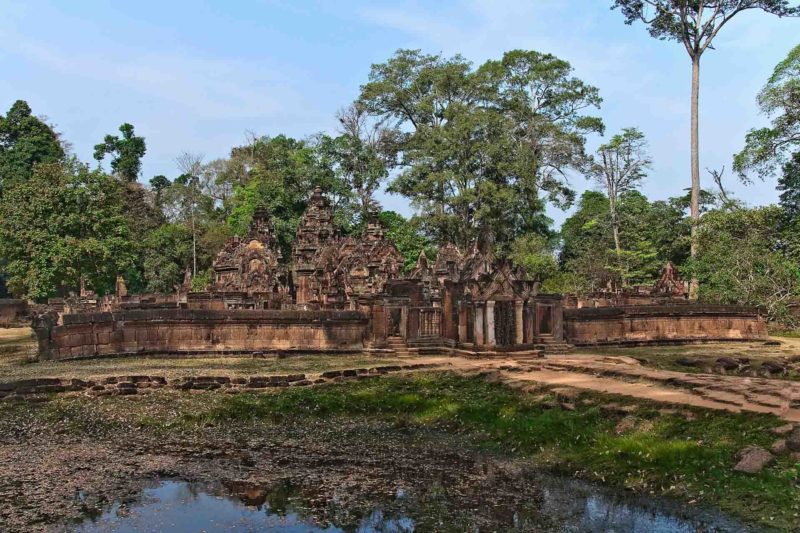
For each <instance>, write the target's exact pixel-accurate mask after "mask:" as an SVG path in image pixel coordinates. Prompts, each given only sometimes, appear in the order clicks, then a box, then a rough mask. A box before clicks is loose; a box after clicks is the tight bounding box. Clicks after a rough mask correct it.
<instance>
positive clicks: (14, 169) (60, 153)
mask: <svg viewBox="0 0 800 533" xmlns="http://www.w3.org/2000/svg"><path fill="white" fill-rule="evenodd" d="M63 159H64V149H63V147H62V146H61V143H60V141H59V138H58V134H57V133H56V132H55V131H53V128H52V127H51V126H49V125H47V124H46V123H45V122H43V121H42V120H41V119H38V118H36V117H35V116H33V115H32V113H31V108H30V107H29V106H28V104H27V102H25V101H24V100H17V101H16V102H14V104H13V105H12V106H11V109H9V110H8V113H6V115H5V116H3V115H0V194H2V192H3V189H6V188H9V187H11V186H13V185H14V184H15V183H20V182H22V181H24V180H26V179H28V178H29V177H30V175H31V173H32V172H33V167H34V165H36V164H37V163H55V162H57V161H61V160H63Z"/></svg>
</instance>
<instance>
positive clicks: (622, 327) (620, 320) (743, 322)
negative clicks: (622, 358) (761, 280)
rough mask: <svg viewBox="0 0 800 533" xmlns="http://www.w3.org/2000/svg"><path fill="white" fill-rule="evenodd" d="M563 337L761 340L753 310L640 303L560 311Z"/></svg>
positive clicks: (586, 340) (590, 340)
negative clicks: (627, 305)
mask: <svg viewBox="0 0 800 533" xmlns="http://www.w3.org/2000/svg"><path fill="white" fill-rule="evenodd" d="M564 336H565V338H566V341H567V342H569V343H570V344H574V345H576V346H580V345H592V344H647V343H659V342H681V341H722V340H749V339H766V338H767V326H766V323H765V321H764V319H763V317H762V316H760V315H759V313H758V310H757V309H756V308H753V307H743V306H726V305H644V306H630V307H603V308H595V309H592V308H583V309H565V310H564Z"/></svg>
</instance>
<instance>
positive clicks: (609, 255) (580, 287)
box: [559, 190, 691, 293]
mask: <svg viewBox="0 0 800 533" xmlns="http://www.w3.org/2000/svg"><path fill="white" fill-rule="evenodd" d="M683 200H684V199H682V198H678V199H676V198H672V199H670V200H669V201H656V202H652V203H651V202H649V201H648V200H647V198H646V197H645V196H644V195H643V194H641V193H640V192H638V191H636V190H630V191H627V192H625V193H622V194H620V197H619V202H618V210H619V215H618V216H619V223H620V231H619V241H620V250H619V251H617V249H616V246H615V244H616V243H615V241H614V237H613V230H612V228H611V217H610V214H609V210H610V207H609V199H608V197H607V196H606V195H604V194H603V193H601V192H598V191H586V192H585V193H584V194H583V195H582V196H581V199H580V201H579V203H578V209H577V210H576V211H575V213H574V214H573V215H572V216H570V217H569V218H567V220H566V221H565V222H564V224H563V225H562V227H561V239H562V241H561V250H560V254H559V263H560V265H561V268H562V271H563V273H566V274H570V275H571V276H569V277H568V278H567V281H569V283H568V284H567V288H568V290H569V291H570V292H583V293H587V292H593V291H596V290H598V289H602V288H606V287H609V286H610V287H612V288H613V287H619V286H627V285H648V284H652V283H653V282H654V281H655V280H656V278H657V277H658V274H659V272H660V271H661V268H662V267H663V265H664V263H666V262H667V261H672V262H673V263H675V264H678V265H681V264H683V263H684V261H685V260H686V257H687V256H688V255H689V241H690V232H691V223H690V222H689V219H687V218H686V216H685V214H684V213H685V205H684V204H683ZM580 280H585V281H584V282H580Z"/></svg>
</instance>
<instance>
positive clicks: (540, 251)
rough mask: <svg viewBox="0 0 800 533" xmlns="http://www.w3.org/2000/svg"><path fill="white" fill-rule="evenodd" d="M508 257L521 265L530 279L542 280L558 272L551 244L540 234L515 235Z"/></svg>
mask: <svg viewBox="0 0 800 533" xmlns="http://www.w3.org/2000/svg"><path fill="white" fill-rule="evenodd" d="M509 259H511V261H512V262H513V263H514V264H515V265H518V266H521V267H522V268H524V269H525V271H526V272H527V273H528V276H530V277H531V279H534V280H537V281H540V282H544V281H546V280H548V279H550V278H552V277H554V276H556V275H557V274H558V261H556V257H555V254H554V251H553V246H552V245H551V243H550V242H549V241H548V239H547V238H545V237H542V236H541V235H535V234H529V235H523V236H521V237H517V239H516V240H515V241H514V242H513V243H512V245H511V253H510V254H509Z"/></svg>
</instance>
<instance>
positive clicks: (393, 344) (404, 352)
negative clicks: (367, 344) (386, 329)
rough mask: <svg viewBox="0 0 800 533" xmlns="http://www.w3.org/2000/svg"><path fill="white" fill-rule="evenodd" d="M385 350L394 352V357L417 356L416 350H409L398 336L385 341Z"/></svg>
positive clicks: (403, 340)
mask: <svg viewBox="0 0 800 533" xmlns="http://www.w3.org/2000/svg"><path fill="white" fill-rule="evenodd" d="M386 344H387V348H389V349H390V350H392V351H393V352H394V355H395V356H396V357H413V356H415V355H418V354H417V351H416V350H413V351H412V350H411V349H410V348H409V347H408V345H407V344H406V341H405V339H403V337H400V336H391V337H389V338H387V339H386Z"/></svg>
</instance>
